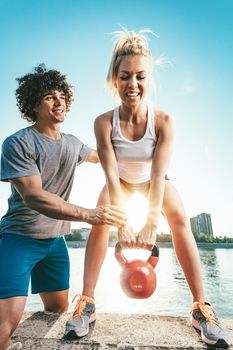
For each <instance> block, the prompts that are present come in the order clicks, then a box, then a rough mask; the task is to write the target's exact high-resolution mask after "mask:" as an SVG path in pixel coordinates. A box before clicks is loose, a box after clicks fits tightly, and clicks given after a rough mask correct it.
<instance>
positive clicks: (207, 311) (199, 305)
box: [191, 300, 219, 324]
mask: <svg viewBox="0 0 233 350" xmlns="http://www.w3.org/2000/svg"><path fill="white" fill-rule="evenodd" d="M197 309H199V310H200V311H201V313H202V315H203V316H204V317H205V318H206V320H207V321H208V322H209V323H212V324H219V321H218V319H217V317H216V315H215V313H214V310H213V308H212V306H211V305H210V304H208V303H205V301H204V300H199V301H197V302H195V303H194V304H193V307H192V310H191V312H192V311H194V310H197Z"/></svg>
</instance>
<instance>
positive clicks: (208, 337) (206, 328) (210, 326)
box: [191, 300, 229, 348]
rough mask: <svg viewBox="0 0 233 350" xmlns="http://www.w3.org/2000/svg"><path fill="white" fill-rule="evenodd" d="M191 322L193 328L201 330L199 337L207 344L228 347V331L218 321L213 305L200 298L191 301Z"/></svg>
mask: <svg viewBox="0 0 233 350" xmlns="http://www.w3.org/2000/svg"><path fill="white" fill-rule="evenodd" d="M191 322H192V325H193V327H194V328H196V329H197V330H198V331H200V332H201V339H202V340H203V341H204V342H205V343H206V344H208V345H214V346H215V347H217V348H228V347H229V340H228V332H227V330H226V329H224V327H223V326H222V325H221V323H220V322H219V320H218V318H217V316H216V315H215V312H214V310H213V307H212V306H211V305H210V304H209V303H207V302H205V301H204V300H200V301H198V302H195V303H193V307H192V310H191Z"/></svg>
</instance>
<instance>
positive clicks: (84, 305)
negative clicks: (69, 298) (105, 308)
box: [65, 295, 96, 338]
mask: <svg viewBox="0 0 233 350" xmlns="http://www.w3.org/2000/svg"><path fill="white" fill-rule="evenodd" d="M75 298H76V297H75ZM95 319H96V314H95V301H94V299H93V298H90V297H87V296H86V295H81V296H79V299H78V301H77V304H76V306H75V309H74V312H73V314H72V316H71V318H70V319H69V320H68V321H67V322H66V330H65V334H66V335H72V334H74V335H76V336H77V337H78V338H81V337H84V336H85V335H87V334H88V332H89V324H90V323H92V322H94V321H95Z"/></svg>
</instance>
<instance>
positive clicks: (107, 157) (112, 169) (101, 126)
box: [94, 112, 123, 206]
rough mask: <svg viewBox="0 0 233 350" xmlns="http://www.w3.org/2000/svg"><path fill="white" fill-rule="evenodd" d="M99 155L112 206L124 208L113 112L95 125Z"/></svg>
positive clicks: (98, 120)
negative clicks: (115, 144)
mask: <svg viewBox="0 0 233 350" xmlns="http://www.w3.org/2000/svg"><path fill="white" fill-rule="evenodd" d="M94 130H95V136H96V142H97V153H98V155H99V159H100V162H101V165H102V168H103V170H104V173H105V177H106V183H107V187H108V191H109V196H110V201H111V204H114V205H119V206H122V205H123V202H122V193H121V185H120V179H119V172H118V166H117V160H116V156H115V152H114V149H113V146H112V142H111V133H112V112H107V113H106V114H103V115H101V116H99V117H97V118H96V120H95V124H94Z"/></svg>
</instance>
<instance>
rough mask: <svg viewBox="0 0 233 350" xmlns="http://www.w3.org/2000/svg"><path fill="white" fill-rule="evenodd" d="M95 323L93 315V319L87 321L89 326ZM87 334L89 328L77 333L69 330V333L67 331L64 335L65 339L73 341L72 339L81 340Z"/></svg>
mask: <svg viewBox="0 0 233 350" xmlns="http://www.w3.org/2000/svg"><path fill="white" fill-rule="evenodd" d="M95 321H96V316H95V315H93V317H91V318H90V319H89V323H88V324H89V325H90V324H91V323H93V322H95ZM88 333H89V327H88V329H84V331H83V332H77V331H76V330H75V329H71V330H70V331H68V332H67V333H66V334H65V337H67V338H70V339H73V338H82V337H85V335H87V334H88Z"/></svg>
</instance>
